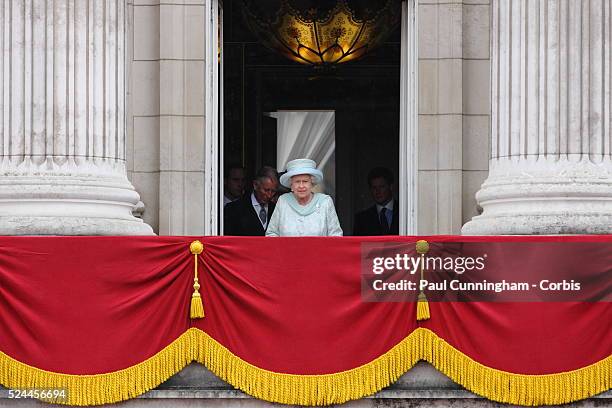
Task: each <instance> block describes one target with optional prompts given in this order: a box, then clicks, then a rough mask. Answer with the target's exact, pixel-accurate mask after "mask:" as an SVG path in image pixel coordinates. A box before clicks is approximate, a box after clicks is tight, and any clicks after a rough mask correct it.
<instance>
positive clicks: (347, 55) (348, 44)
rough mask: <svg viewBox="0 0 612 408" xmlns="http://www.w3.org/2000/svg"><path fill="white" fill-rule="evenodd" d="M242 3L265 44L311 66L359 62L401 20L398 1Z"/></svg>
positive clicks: (251, 0)
mask: <svg viewBox="0 0 612 408" xmlns="http://www.w3.org/2000/svg"><path fill="white" fill-rule="evenodd" d="M274 3H276V4H274ZM279 3H280V4H279ZM322 3H323V4H324V5H325V6H324V7H322V6H321V4H322ZM243 4H244V16H245V19H246V21H247V24H248V25H249V27H250V29H251V30H252V31H253V32H254V33H255V34H256V35H257V37H258V38H259V40H260V41H261V42H262V43H263V44H264V45H266V46H268V47H269V48H272V49H274V50H276V51H278V52H280V53H281V54H282V55H284V56H285V57H287V58H289V59H291V60H293V61H296V62H299V63H301V64H306V65H312V66H330V65H334V64H339V63H344V62H348V61H354V60H357V59H359V58H361V57H363V56H364V55H365V54H366V53H367V52H369V51H371V50H372V49H374V48H376V47H377V46H379V45H380V44H381V43H382V42H384V40H385V39H386V38H387V37H388V35H389V34H390V33H391V32H393V30H394V29H395V28H396V27H397V24H398V23H399V21H400V2H399V0H367V1H366V0H353V1H349V0H336V1H331V2H329V1H304V0H302V1H300V0H280V1H273V0H264V1H262V0H244V1H243ZM262 5H263V6H264V7H265V9H264V7H262ZM271 10H273V11H271Z"/></svg>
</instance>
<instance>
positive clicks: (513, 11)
mask: <svg viewBox="0 0 612 408" xmlns="http://www.w3.org/2000/svg"><path fill="white" fill-rule="evenodd" d="M611 3H612V0H563V1H562V0H539V1H531V0H529V1H525V0H523V1H518V0H516V1H506V0H493V1H492V3H491V13H492V15H491V24H492V25H491V84H492V86H491V102H492V104H491V105H492V112H491V160H490V162H489V177H488V178H487V180H486V181H485V182H484V184H483V185H482V187H481V189H480V191H479V192H478V193H477V195H476V198H477V200H478V202H479V204H480V205H481V206H482V208H483V213H482V215H480V216H477V217H474V218H473V219H472V221H470V222H468V223H467V224H466V225H465V226H464V227H463V231H462V232H463V233H464V234H599V233H602V234H606V233H611V232H612V150H611V133H610V126H611V119H612V115H611V113H612V112H611V109H612V104H611V100H610V98H611V97H612V75H611V74H610V69H611V68H612V56H611V49H612V32H611V26H612V19H611V13H612V4H611Z"/></svg>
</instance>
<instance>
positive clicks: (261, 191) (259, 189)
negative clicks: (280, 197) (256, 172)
mask: <svg viewBox="0 0 612 408" xmlns="http://www.w3.org/2000/svg"><path fill="white" fill-rule="evenodd" d="M277 188H278V181H276V180H272V179H271V178H269V177H267V178H264V179H262V180H261V181H257V180H255V181H253V193H254V194H255V198H256V199H257V201H258V202H259V203H260V204H268V203H269V202H270V201H271V200H272V198H273V197H274V196H275V195H276V189H277Z"/></svg>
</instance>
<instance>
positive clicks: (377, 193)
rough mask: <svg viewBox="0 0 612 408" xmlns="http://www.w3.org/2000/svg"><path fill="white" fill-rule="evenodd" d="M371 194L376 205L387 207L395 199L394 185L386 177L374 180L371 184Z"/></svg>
mask: <svg viewBox="0 0 612 408" xmlns="http://www.w3.org/2000/svg"><path fill="white" fill-rule="evenodd" d="M370 193H371V194H372V198H373V199H374V201H375V202H376V204H380V205H385V204H387V203H388V202H389V201H390V200H391V198H393V185H392V184H389V183H387V180H385V178H384V177H377V178H374V179H372V182H371V183H370Z"/></svg>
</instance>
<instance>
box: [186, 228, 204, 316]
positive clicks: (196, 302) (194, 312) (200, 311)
mask: <svg viewBox="0 0 612 408" xmlns="http://www.w3.org/2000/svg"><path fill="white" fill-rule="evenodd" d="M189 250H190V251H191V253H192V254H193V258H194V260H193V261H194V263H193V264H194V270H195V274H194V277H193V294H192V295H191V307H190V311H189V316H190V317H191V318H192V319H201V318H203V317H204V305H203V304H202V296H200V283H199V281H198V255H200V254H201V253H202V251H203V250H204V245H202V243H201V242H200V241H198V240H196V241H193V242H192V243H191V245H189Z"/></svg>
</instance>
